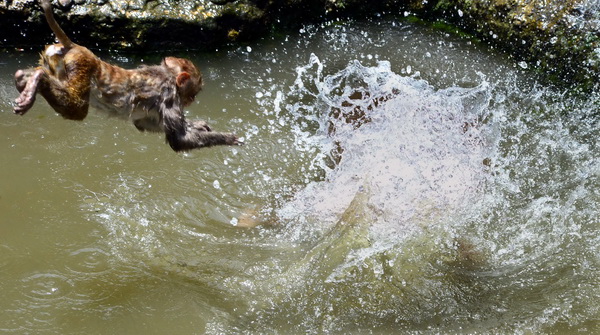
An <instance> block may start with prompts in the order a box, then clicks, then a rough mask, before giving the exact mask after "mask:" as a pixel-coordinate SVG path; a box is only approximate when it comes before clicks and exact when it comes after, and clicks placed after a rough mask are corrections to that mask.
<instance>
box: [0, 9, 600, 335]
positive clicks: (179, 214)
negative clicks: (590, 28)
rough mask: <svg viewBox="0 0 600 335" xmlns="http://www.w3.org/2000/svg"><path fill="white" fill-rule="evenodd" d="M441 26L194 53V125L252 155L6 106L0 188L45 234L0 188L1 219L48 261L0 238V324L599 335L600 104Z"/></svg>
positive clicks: (328, 33)
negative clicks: (217, 132) (234, 139)
mask: <svg viewBox="0 0 600 335" xmlns="http://www.w3.org/2000/svg"><path fill="white" fill-rule="evenodd" d="M426 30H427V29H426V28H424V27H422V26H413V25H410V24H405V23H398V22H386V21H381V22H376V23H369V24H359V23H352V24H340V23H339V22H338V23H334V24H331V25H324V26H321V27H306V28H305V29H303V31H302V32H301V34H300V36H296V37H294V36H287V37H285V38H283V39H282V40H272V41H265V42H264V44H263V45H261V44H258V45H252V46H251V47H246V46H244V47H242V48H240V49H238V50H233V51H231V52H226V53H224V55H219V57H217V56H214V59H212V60H211V59H209V60H205V59H202V60H198V61H201V62H205V64H201V68H202V69H203V71H204V73H205V79H206V80H207V88H206V90H207V92H204V96H202V97H201V99H202V100H201V102H200V104H199V105H197V106H192V108H196V107H197V109H198V110H191V111H190V112H189V114H190V115H188V116H189V117H190V118H192V117H193V116H195V115H201V116H202V117H205V118H207V119H208V120H209V123H210V124H211V125H213V128H215V129H229V130H232V131H235V132H237V133H239V134H243V136H244V137H245V140H246V143H247V145H246V146H244V147H241V148H217V149H214V150H213V149H207V150H204V151H199V152H193V153H189V154H186V155H182V156H173V153H172V152H170V149H169V148H168V147H167V146H164V144H163V143H162V139H160V138H158V137H157V136H154V135H152V134H146V135H140V134H138V133H135V131H131V129H130V125H123V124H122V122H121V121H119V120H115V121H113V120H112V119H108V120H106V119H105V118H104V117H100V116H98V117H96V116H94V115H91V116H90V117H89V118H88V119H87V120H86V123H85V124H83V125H79V124H75V125H73V124H71V123H67V122H65V121H63V120H54V119H52V118H50V117H45V118H44V117H35V113H36V111H35V110H32V111H30V112H29V114H28V116H31V117H30V119H29V122H27V123H26V124H24V122H21V120H18V121H15V119H14V118H12V117H14V116H13V115H4V114H0V117H1V118H0V126H1V127H2V129H3V131H2V133H3V134H8V135H6V136H9V137H10V139H11V145H10V146H9V145H6V146H5V147H7V148H9V149H4V150H5V152H4V153H5V154H6V157H7V161H11V162H14V164H11V165H10V166H8V167H7V168H8V170H7V171H9V172H6V173H7V175H5V176H4V178H0V179H1V180H3V182H5V183H9V182H12V180H17V179H18V180H17V181H16V182H15V183H14V184H9V186H11V187H7V188H6V189H15V188H16V187H21V188H24V187H28V185H32V186H31V190H37V191H30V190H29V189H25V191H28V190H29V191H28V192H25V191H24V192H22V193H23V194H26V195H27V197H26V198H27V199H21V198H19V197H18V194H17V195H15V196H14V199H15V201H14V202H15V203H23V204H25V203H27V204H31V205H30V206H31V208H30V209H29V210H28V211H27V212H28V213H27V214H28V215H29V216H31V217H37V218H38V219H37V221H39V222H37V221H36V223H38V224H37V225H36V224H27V225H23V224H21V221H22V220H23V219H22V217H23V210H21V209H20V208H17V209H16V210H15V209H14V208H13V207H11V206H10V205H8V203H9V202H8V201H4V200H2V199H5V198H0V206H4V207H2V209H3V213H6V214H5V215H6V217H7V218H11V219H10V220H9V219H6V220H7V224H8V223H10V222H13V221H14V222H17V224H18V227H19V229H31V230H33V229H42V233H40V232H39V231H33V232H32V233H31V234H29V235H28V233H29V230H25V232H24V233H22V235H27V236H29V238H34V237H31V236H44V238H46V239H47V240H49V241H51V242H47V243H39V241H40V240H39V239H38V240H34V242H29V243H30V244H35V243H36V242H38V243H39V244H40V245H41V247H39V246H37V248H38V249H40V250H42V251H40V252H38V254H39V255H38V256H36V257H38V258H40V259H44V260H45V261H44V262H41V261H37V259H36V260H30V259H28V258H26V257H25V256H22V255H28V254H29V253H30V250H37V249H36V248H34V247H33V246H30V245H28V244H27V243H26V241H22V243H21V242H19V243H17V242H15V243H8V242H6V243H5V244H3V245H2V246H1V247H2V250H4V251H5V252H4V253H3V256H2V259H0V266H2V269H3V270H5V269H6V270H10V271H4V272H3V273H4V274H13V273H14V274H15V275H14V277H10V278H9V279H7V280H2V281H0V288H2V289H3V291H4V292H7V294H8V295H7V297H6V298H5V299H4V302H3V303H4V304H5V305H3V307H4V310H5V311H6V313H7V314H9V315H10V316H11V319H12V320H13V321H10V322H5V323H2V322H1V321H0V329H2V330H12V331H13V332H16V331H17V332H18V331H20V332H36V331H38V330H41V329H44V330H47V331H49V332H51V331H53V330H54V331H55V332H56V333H69V332H71V333H73V332H85V331H88V330H90V329H93V328H94V327H98V329H102V330H99V331H106V329H110V330H111V331H113V332H115V333H140V332H143V331H148V328H149V327H150V328H152V330H153V331H154V332H155V333H173V332H175V333H200V332H204V333H327V332H330V333H344V332H347V333H373V332H374V333H477V332H482V333H511V334H513V333H516V334H520V333H528V332H533V333H540V332H542V333H544V332H547V333H573V332H576V331H581V332H591V333H593V332H595V331H596V332H597V331H600V329H599V327H600V326H599V321H598V320H600V310H599V308H598V304H597V303H596V300H597V297H598V296H600V282H599V281H598V278H597V277H598V276H597V274H598V270H600V269H599V267H600V266H599V262H600V257H599V254H598V250H600V249H599V246H600V232H599V229H598V228H599V227H598V221H597V217H598V213H599V209H598V203H599V200H600V194H599V192H598V189H599V187H598V186H600V180H599V175H600V173H599V172H600V170H599V166H600V164H599V163H600V162H599V157H600V151H599V148H598V145H597V139H596V138H597V129H598V117H599V115H598V103H599V101H600V96H599V95H598V92H597V91H595V92H593V93H592V94H590V95H589V96H586V97H572V96H570V95H569V94H568V93H569V92H566V93H563V92H555V91H553V90H552V89H549V88H546V87H542V86H540V85H538V84H536V83H535V81H534V80H532V79H531V78H529V77H528V76H527V75H526V74H523V67H522V66H521V65H519V64H512V63H511V61H510V60H506V59H504V58H503V56H501V55H500V56H498V55H493V53H491V52H490V51H489V50H482V48H480V47H477V46H475V45H473V43H472V42H471V41H468V40H461V39H459V38H455V37H452V36H448V35H447V34H446V33H442V32H435V31H433V32H432V31H429V32H428V31H426ZM250 51H251V52H250ZM10 85H12V83H10ZM6 87H8V84H6V83H3V84H2V85H0V95H1V97H0V103H2V102H3V101H4V102H5V101H9V100H10V99H12V98H9V96H8V93H6V94H2V92H9V89H6ZM211 87H213V90H214V91H212V92H211V91H210V90H211ZM215 87H216V88H215ZM11 89H12V87H11ZM3 104H4V105H7V103H3ZM205 104H206V105H205ZM210 110H214V111H216V112H214V113H212V114H210V113H208V112H207V111H210ZM45 112H46V113H49V112H50V111H45ZM5 114H6V113H5ZM9 116H10V117H11V118H9ZM52 129H53V130H52ZM108 130H110V131H108ZM82 133H85V134H87V136H88V137H89V138H88V139H87V140H85V141H82V140H81V139H80V137H81V134H82ZM40 134H41V135H40ZM55 134H60V135H55ZM40 137H41V138H40ZM15 139H16V140H15ZM73 143H75V145H74V144H73ZM161 145H162V146H161ZM17 149H18V150H17ZM32 157H35V158H36V159H33V158H32ZM65 157H66V158H65ZM165 157H167V158H165ZM173 157H176V158H173ZM36 161H37V162H36ZM23 162H25V163H26V164H23ZM40 162H41V163H40ZM13 166H16V168H13ZM21 170H24V171H25V172H22V171H21ZM11 171H12V172H11ZM9 175H10V177H9ZM24 176H26V177H24ZM31 176H36V178H33V179H32V178H31ZM19 178H20V179H19ZM49 195H50V196H49ZM19 199H21V200H19ZM60 199H62V201H60ZM11 200H12V199H11ZM10 203H13V201H11V202H10ZM73 204H75V206H73ZM23 206H24V205H23ZM74 207H75V208H74ZM250 216H256V217H258V218H259V219H257V220H258V221H261V219H262V221H261V222H262V223H264V225H259V226H258V227H255V228H252V229H243V228H241V227H238V225H239V226H241V224H240V223H241V222H243V221H245V220H247V218H246V217H250ZM19 220H20V221H19ZM58 223H60V224H58ZM17 224H15V225H14V227H16V226H17ZM11 227H13V226H11ZM14 227H13V229H14V230H15V231H17V229H16V228H14ZM23 227H25V228H23ZM39 227H42V228H39ZM43 227H46V228H43ZM47 227H51V229H50V228H47ZM43 229H46V230H43ZM6 231H9V230H8V229H7V230H6ZM54 231H57V232H54ZM9 235H10V234H9ZM9 235H7V236H9ZM15 235H16V234H13V235H12V238H15ZM55 235H56V236H55ZM3 236H4V235H3ZM53 236H54V237H53ZM82 236H83V237H82ZM55 240H57V241H59V242H52V241H55ZM17 241H19V240H17ZM3 243H4V242H3ZM24 245H27V247H25V251H23V250H22V248H24V247H23V246H24ZM48 250H49V251H50V252H48ZM47 254H49V255H50V256H46V255H47ZM17 255H21V256H18V257H17ZM36 257H33V258H36ZM44 257H45V258H44ZM15 259H17V260H18V261H15ZM21 260H23V261H21ZM28 262H29V263H28ZM41 263H47V264H48V265H46V266H41V265H40V264H41ZM21 264H33V265H23V266H24V267H31V268H34V269H35V271H32V270H27V269H26V270H22V269H21ZM15 288H16V289H15ZM40 310H41V311H42V312H43V314H42V315H40V316H37V317H36V319H35V320H33V321H32V320H31V318H30V314H31V312H32V311H40ZM130 316H131V317H135V318H137V319H136V320H140V322H136V323H135V325H133V324H132V323H131V317H130ZM65 319H67V320H70V321H73V322H70V323H69V326H65V323H64V322H61V321H62V320H65ZM107 325H108V327H103V326H107ZM148 325H150V326H148ZM68 327H70V328H68ZM136 327H139V328H136ZM21 330H22V331H21ZM88 332H89V331H88Z"/></svg>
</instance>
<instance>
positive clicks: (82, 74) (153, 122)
mask: <svg viewBox="0 0 600 335" xmlns="http://www.w3.org/2000/svg"><path fill="white" fill-rule="evenodd" d="M40 4H41V7H42V8H43V9H44V14H45V16H46V20H47V21H48V25H49V26H50V29H52V31H53V32H54V34H55V35H56V38H57V39H58V41H59V43H58V44H54V45H49V46H47V47H46V49H45V50H44V52H43V53H42V54H41V59H40V66H38V67H36V68H33V69H27V70H18V71H17V72H16V73H15V84H16V87H17V89H18V90H19V92H20V93H21V94H20V95H19V97H18V98H17V99H16V100H15V106H14V112H15V113H16V114H20V115H23V114H25V113H26V112H27V111H28V110H29V109H30V108H31V107H32V106H33V104H34V102H35V97H36V94H37V93H39V94H41V95H42V96H43V97H44V98H45V99H46V101H47V102H48V104H50V106H52V108H53V109H54V110H55V111H56V112H57V113H59V114H60V115H62V116H63V117H64V118H65V119H70V120H83V119H84V118H85V117H86V116H87V113H88V109H89V106H90V104H91V105H92V106H93V107H95V108H97V109H101V110H105V111H109V112H111V113H113V114H115V115H120V116H123V117H127V118H129V119H131V120H132V121H133V124H134V125H135V126H136V128H137V129H139V130H140V131H156V132H164V133H165V134H166V139H167V142H168V143H169V145H170V146H171V148H173V150H175V151H187V150H191V149H195V148H201V147H208V146H213V145H222V144H226V145H237V144H242V142H241V141H240V140H239V139H238V138H237V137H236V136H235V135H234V134H231V133H220V132H213V131H212V130H211V129H210V127H209V126H208V125H207V124H206V122H204V121H193V122H188V121H187V120H186V119H185V117H184V115H183V107H186V106H189V105H190V104H191V103H192V102H193V101H194V99H195V98H196V95H197V94H198V93H199V92H200V90H201V89H202V75H201V74H200V71H198V69H197V68H196V66H194V64H193V63H192V62H190V61H189V60H187V59H183V58H175V57H167V58H165V59H164V60H163V61H162V63H161V64H160V65H154V66H142V67H139V68H137V69H133V70H126V69H123V68H120V67H118V66H114V65H111V64H108V63H106V62H104V61H102V60H100V59H99V58H98V57H96V55H94V53H92V52H91V51H90V50H89V49H87V48H85V47H83V46H80V45H77V44H75V43H73V42H72V41H71V40H70V39H69V37H67V35H66V34H65V32H64V31H63V30H62V29H61V28H60V26H59V25H58V23H57V22H56V20H55V19H54V15H53V13H52V5H51V4H50V0H41V2H40Z"/></svg>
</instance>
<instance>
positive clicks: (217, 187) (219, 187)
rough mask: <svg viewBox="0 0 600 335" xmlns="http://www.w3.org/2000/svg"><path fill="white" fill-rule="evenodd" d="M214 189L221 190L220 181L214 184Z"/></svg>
mask: <svg viewBox="0 0 600 335" xmlns="http://www.w3.org/2000/svg"><path fill="white" fill-rule="evenodd" d="M213 187H214V188H216V189H217V190H218V189H221V183H219V181H218V180H215V181H214V182H213Z"/></svg>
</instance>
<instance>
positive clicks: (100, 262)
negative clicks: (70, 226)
mask: <svg viewBox="0 0 600 335" xmlns="http://www.w3.org/2000/svg"><path fill="white" fill-rule="evenodd" d="M69 256H70V261H69V264H68V265H67V268H68V269H69V270H70V271H72V272H74V273H76V274H80V275H81V274H100V273H104V272H106V271H107V270H108V269H109V263H108V257H109V255H108V253H107V252H106V251H104V250H102V249H100V248H83V249H79V250H75V251H73V252H71V254H69Z"/></svg>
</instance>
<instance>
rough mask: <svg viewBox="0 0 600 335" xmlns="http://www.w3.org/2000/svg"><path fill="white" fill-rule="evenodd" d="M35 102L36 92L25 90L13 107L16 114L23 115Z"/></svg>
mask: <svg viewBox="0 0 600 335" xmlns="http://www.w3.org/2000/svg"><path fill="white" fill-rule="evenodd" d="M34 102H35V92H32V91H30V90H24V91H23V92H21V95H19V97H18V98H17V99H15V105H14V107H13V112H14V113H15V114H19V115H23V114H25V113H27V111H28V110H29V109H30V108H31V107H32V106H33V103H34Z"/></svg>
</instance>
